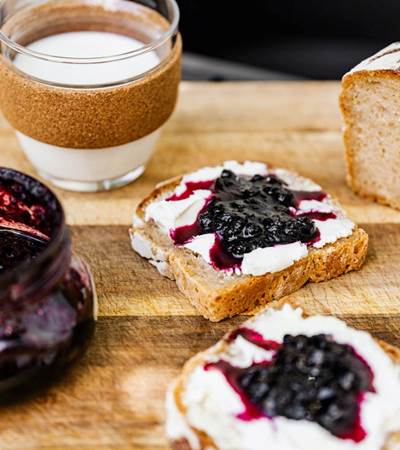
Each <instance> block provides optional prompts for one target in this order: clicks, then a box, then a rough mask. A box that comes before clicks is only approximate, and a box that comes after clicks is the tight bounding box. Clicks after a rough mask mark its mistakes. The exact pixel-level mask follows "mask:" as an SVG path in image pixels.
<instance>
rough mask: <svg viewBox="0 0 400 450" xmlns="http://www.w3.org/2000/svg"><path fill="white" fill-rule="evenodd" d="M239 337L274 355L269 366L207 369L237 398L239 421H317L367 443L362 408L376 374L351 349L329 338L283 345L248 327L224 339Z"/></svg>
mask: <svg viewBox="0 0 400 450" xmlns="http://www.w3.org/2000/svg"><path fill="white" fill-rule="evenodd" d="M238 336H242V337H243V338H244V339H247V340H248V341H249V342H251V343H253V344H254V345H257V346H259V347H261V348H263V349H265V350H269V351H270V350H273V351H275V354H274V356H273V358H272V359H271V360H270V361H264V362H260V363H254V364H253V365H252V366H251V367H247V368H238V367H234V366H232V365H231V364H230V363H228V362H226V361H223V360H221V361H218V362H215V363H214V362H213V363H207V364H206V365H205V366H204V370H206V371H209V370H219V371H220V372H221V373H222V374H223V375H224V377H225V378H226V380H227V382H228V383H229V385H230V386H231V387H232V389H233V390H234V391H235V392H236V393H237V394H238V395H239V397H240V399H241V401H242V403H243V406H244V410H243V412H241V413H240V414H238V416H237V418H238V419H240V420H243V421H251V420H257V419H260V418H267V419H270V420H273V419H274V417H277V416H283V417H287V418H289V419H293V420H308V421H313V422H317V423H318V424H319V425H320V426H322V427H323V428H325V429H326V430H327V431H329V432H330V433H331V434H333V435H334V436H336V437H337V438H339V439H344V440H352V441H354V442H356V443H359V442H361V441H362V440H364V439H365V437H366V435H367V433H366V431H365V429H364V428H363V426H362V423H361V408H362V403H363V401H364V398H365V393H366V392H375V389H374V386H373V378H374V375H373V372H372V369H371V367H370V366H369V364H368V363H367V362H366V361H365V360H364V359H363V358H362V357H361V356H360V355H358V353H357V352H356V351H355V350H354V349H353V348H352V347H351V346H349V345H344V344H337V343H335V342H334V341H333V340H332V339H331V338H330V337H329V336H327V335H317V336H312V337H309V338H307V337H306V336H302V335H299V336H290V335H287V336H285V338H284V342H283V343H282V344H280V343H277V342H275V341H270V340H266V339H265V338H263V336H262V335H260V334H259V333H258V332H256V331H254V330H250V329H247V328H239V329H238V330H236V331H234V332H232V333H231V334H230V335H229V336H228V337H227V338H226V340H227V342H233V341H234V340H235V339H236V338H237V337H238ZM304 358H306V359H304ZM298 364H300V366H301V368H300V366H297V365H298ZM318 374H319V375H318ZM332 374H334V377H332ZM313 380H315V381H313ZM314 384H315V386H314ZM296 386H297V387H296ZM282 399H283V400H282ZM307 405H309V406H307ZM307 408H310V409H309V410H308V409H307Z"/></svg>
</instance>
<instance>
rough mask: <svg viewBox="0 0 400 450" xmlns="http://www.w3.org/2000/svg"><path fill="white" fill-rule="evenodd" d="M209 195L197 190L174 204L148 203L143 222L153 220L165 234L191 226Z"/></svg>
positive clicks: (205, 191) (165, 202) (208, 192)
mask: <svg viewBox="0 0 400 450" xmlns="http://www.w3.org/2000/svg"><path fill="white" fill-rule="evenodd" d="M211 195H212V192H211V191H207V190H198V191H194V192H193V194H192V195H191V196H190V197H189V198H185V199H184V200H178V201H174V202H168V201H166V200H161V201H160V202H155V203H150V205H149V206H148V207H147V208H146V214H145V220H146V221H148V220H150V219H153V220H154V222H156V224H157V225H158V226H159V227H161V228H162V229H163V230H164V231H165V232H166V233H169V232H170V231H171V230H174V229H176V228H179V227H183V226H185V225H192V224H193V223H195V222H196V219H197V216H198V215H199V213H200V211H201V210H202V209H203V207H204V205H205V204H206V201H207V199H208V198H209V197H210V196H211Z"/></svg>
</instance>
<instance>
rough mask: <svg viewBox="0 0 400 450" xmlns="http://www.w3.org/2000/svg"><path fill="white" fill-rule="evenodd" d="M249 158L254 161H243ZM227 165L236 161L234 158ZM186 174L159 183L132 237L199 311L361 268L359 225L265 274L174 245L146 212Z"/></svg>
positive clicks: (292, 177)
mask: <svg viewBox="0 0 400 450" xmlns="http://www.w3.org/2000/svg"><path fill="white" fill-rule="evenodd" d="M225 164H227V163H225ZM235 164H236V165H237V164H238V163H235ZM246 164H250V163H245V164H244V165H243V166H246ZM258 164H259V163H258ZM228 167H231V163H229V164H228ZM246 167H247V166H246ZM264 167H266V166H264ZM212 169H213V170H214V169H215V168H212ZM203 170H204V169H203ZM268 171H274V173H277V174H279V176H280V177H281V179H284V180H285V182H288V183H291V184H290V185H291V186H294V187H295V188H298V187H301V188H307V189H308V191H307V192H315V190H316V189H321V188H320V187H319V186H318V185H316V184H315V183H313V182H312V181H311V180H308V179H305V178H303V177H300V176H299V175H297V174H295V173H293V172H289V171H286V170H283V169H273V168H271V167H268ZM199 173H200V174H201V170H200V171H199V172H196V173H195V174H199ZM185 179H187V176H186V177H177V178H174V179H172V180H168V181H166V182H164V183H162V184H160V185H158V186H157V187H156V189H155V190H154V191H153V192H152V193H151V194H150V195H149V196H148V197H146V198H145V199H144V200H143V201H142V202H141V203H140V204H139V205H138V207H137V209H136V212H135V215H134V224H133V228H132V229H131V230H130V235H131V241H132V246H133V249H134V250H135V251H136V252H138V253H139V254H140V255H141V256H143V257H145V258H147V259H148V260H149V262H150V263H151V264H153V265H154V266H155V267H157V269H158V270H159V272H160V273H161V274H162V275H164V276H166V277H168V278H170V279H172V280H175V281H176V284H177V286H178V288H179V289H180V290H181V291H182V292H183V294H184V295H185V296H186V297H188V299H189V300H190V301H191V303H192V304H193V305H194V306H195V307H196V308H197V310H198V311H199V312H200V314H202V315H203V316H204V317H205V318H207V319H209V320H211V321H215V322H217V321H220V320H222V319H225V318H227V317H232V316H234V315H237V314H239V313H242V312H245V311H252V310H254V309H255V308H258V307H263V306H265V305H267V304H268V303H269V302H271V301H272V300H277V299H279V298H281V297H283V296H285V295H288V294H290V293H292V292H294V291H296V290H298V289H299V288H301V287H302V286H303V285H304V284H306V283H307V282H309V281H311V282H321V281H326V280H329V279H331V278H334V277H337V276H339V275H341V274H344V273H346V272H350V271H352V270H358V269H360V268H361V266H362V264H363V262H364V260H365V257H366V253H367V247H368V235H367V234H366V233H365V231H363V230H362V229H361V228H358V227H357V226H356V225H354V226H353V229H352V230H351V231H350V232H349V233H348V235H346V236H345V237H338V238H337V239H331V243H326V245H323V246H322V247H321V246H320V247H315V246H309V247H308V250H307V251H306V255H305V256H302V257H300V258H299V259H298V260H297V261H296V259H295V257H294V256H293V259H292V260H290V259H291V255H290V254H289V260H290V261H289V264H288V265H287V267H283V268H282V269H279V267H278V269H277V270H275V271H270V272H266V273H262V274H260V275H248V274H243V273H240V272H239V273H238V271H235V272H231V273H226V271H222V270H216V269H215V268H214V267H213V266H212V265H211V264H210V263H209V262H207V261H206V260H205V259H204V257H202V256H201V255H200V254H197V253H195V252H194V251H193V250H191V249H189V248H186V247H184V246H181V245H175V244H174V242H173V241H172V240H171V237H170V235H168V233H166V232H163V230H162V229H161V227H160V225H159V224H158V223H157V222H156V221H154V220H152V219H151V218H150V219H149V218H148V217H146V211H147V210H148V208H149V207H150V206H151V205H159V202H162V201H163V200H165V199H166V198H168V197H169V196H171V194H172V193H174V192H177V191H178V192H181V191H182V186H183V185H184V184H185ZM296 192H297V191H296ZM321 192H322V191H321ZM326 202H327V204H329V205H330V207H332V208H333V209H334V210H335V212H336V213H337V214H338V217H339V216H340V217H341V218H344V220H345V221H348V219H347V218H346V217H345V215H344V213H343V211H342V210H341V208H340V206H339V205H338V203H337V202H335V201H334V200H333V199H332V198H331V197H329V196H328V197H327V198H326ZM156 208H158V206H156ZM346 223H347V222H346ZM303 248H304V247H303ZM286 256H287V255H286ZM257 258H258V259H257V261H256V262H258V263H259V262H260V260H261V259H260V258H261V257H257ZM272 260H273V259H272Z"/></svg>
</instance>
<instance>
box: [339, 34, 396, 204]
mask: <svg viewBox="0 0 400 450" xmlns="http://www.w3.org/2000/svg"><path fill="white" fill-rule="evenodd" d="M399 60H400V43H395V44H392V45H390V46H388V47H386V48H384V49H383V50H381V51H380V52H378V53H377V54H375V55H373V56H371V57H370V58H368V59H366V60H365V61H363V62H362V63H360V64H359V65H357V66H356V67H355V68H354V69H352V70H351V71H350V72H349V73H347V74H345V75H344V77H343V81H342V93H341V96H340V106H341V110H342V115H343V119H344V123H345V127H344V134H343V138H344V145H345V155H346V161H347V171H348V183H349V185H350V187H351V188H352V189H353V190H354V191H355V192H356V193H357V194H359V195H361V196H363V197H366V198H369V199H371V200H374V201H378V202H380V203H383V204H386V205H389V206H392V207H394V208H397V209H400V183H399V181H398V175H399V173H398V167H399V164H400V153H399V146H400V131H399V130H398V126H397V124H398V117H399V114H400V71H399V69H400V64H399Z"/></svg>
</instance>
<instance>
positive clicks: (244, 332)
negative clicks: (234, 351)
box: [227, 327, 282, 352]
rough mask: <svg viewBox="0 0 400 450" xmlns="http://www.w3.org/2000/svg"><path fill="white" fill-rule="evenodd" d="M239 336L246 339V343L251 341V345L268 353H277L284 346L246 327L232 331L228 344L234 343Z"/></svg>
mask: <svg viewBox="0 0 400 450" xmlns="http://www.w3.org/2000/svg"><path fill="white" fill-rule="evenodd" d="M238 336H241V337H242V338H243V339H246V341H249V342H250V343H252V344H254V345H257V347H260V348H262V349H264V350H267V351H275V352H276V351H278V350H279V349H280V348H281V347H282V344H280V343H279V342H276V341H271V340H269V339H265V338H264V336H263V335H262V334H261V333H258V332H257V331H255V330H252V329H250V328H246V327H243V328H237V329H236V330H234V331H232V332H231V333H230V334H229V336H228V338H227V342H229V343H230V342H233V341H234V340H235V339H236V338H237V337H238Z"/></svg>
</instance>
